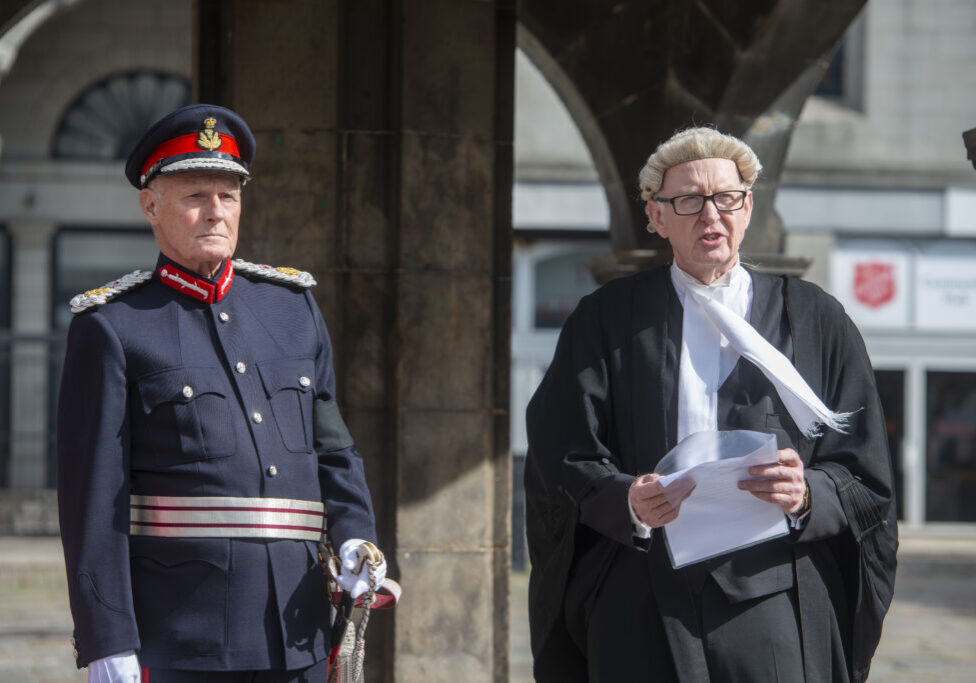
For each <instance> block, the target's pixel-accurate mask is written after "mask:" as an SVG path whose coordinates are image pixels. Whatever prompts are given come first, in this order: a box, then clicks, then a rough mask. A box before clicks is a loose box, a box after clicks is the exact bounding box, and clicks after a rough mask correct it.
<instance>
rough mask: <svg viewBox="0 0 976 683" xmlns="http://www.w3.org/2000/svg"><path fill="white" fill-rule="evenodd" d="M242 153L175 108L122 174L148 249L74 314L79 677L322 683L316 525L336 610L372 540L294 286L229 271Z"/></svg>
mask: <svg viewBox="0 0 976 683" xmlns="http://www.w3.org/2000/svg"><path fill="white" fill-rule="evenodd" d="M254 151H255V143H254V137H253V136H252V134H251V132H250V130H249V129H248V127H247V124H246V123H245V122H244V120H243V119H242V118H241V117H240V116H238V115H237V114H235V113H234V112H232V111H229V110H227V109H225V108H222V107H217V106H211V105H204V104H198V105H192V106H188V107H184V108H182V109H179V110H177V111H175V112H173V113H171V114H169V115H167V116H166V117H164V118H163V119H161V120H160V121H158V122H157V123H156V124H155V125H154V126H152V128H150V129H149V131H148V132H146V134H145V136H144V137H143V138H142V140H140V141H139V143H138V144H137V145H136V147H135V149H134V151H133V152H132V154H131V156H130V157H129V159H128V162H127V164H126V169H125V172H126V177H127V178H128V180H129V182H130V183H131V184H132V185H133V186H134V187H135V188H136V189H137V190H139V195H138V198H139V204H140V206H141V207H142V212H143V215H144V216H145V217H146V220H147V221H149V223H150V225H151V226H152V229H153V233H154V235H155V237H156V242H157V244H158V246H159V251H160V254H159V259H158V261H157V263H156V267H155V269H154V270H153V271H151V272H150V271H135V272H133V273H129V274H128V275H125V276H122V277H120V278H119V279H118V280H115V281H113V282H110V283H108V284H106V285H105V286H104V287H100V288H98V289H94V290H90V291H88V292H85V293H84V294H81V295H78V296H77V297H75V298H74V299H72V302H71V306H72V310H73V311H74V312H75V314H76V315H75V316H74V319H73V320H72V323H71V327H70V329H69V331H68V340H67V353H66V356H65V363H64V374H63V378H62V384H61V394H60V399H59V405H58V433H57V436H58V463H59V468H58V494H59V501H60V516H61V536H62V541H63V544H64V555H65V564H66V567H67V576H68V590H69V596H70V602H71V612H72V615H73V617H74V624H75V629H74V643H75V649H76V654H77V664H78V666H79V667H84V666H87V667H88V671H89V680H90V681H99V682H108V683H117V682H121V681H125V682H127V683H128V682H129V681H138V680H140V678H141V679H142V680H143V681H146V680H149V681H151V682H152V683H171V682H173V683H197V682H200V683H202V682H204V681H207V682H210V681H216V682H219V683H222V682H226V683H231V682H234V683H236V682H237V681H263V682H266V683H284V682H296V683H297V682H299V681H324V680H325V678H326V672H327V668H328V661H327V657H328V652H327V650H328V648H329V643H330V634H329V629H330V603H329V600H328V596H327V590H326V581H325V578H324V576H323V572H322V570H321V568H320V567H319V566H318V563H317V549H318V545H317V544H318V541H319V540H320V538H321V536H322V531H323V528H324V527H325V528H327V531H328V536H329V539H330V540H331V542H332V545H333V547H334V548H336V549H338V554H339V556H340V558H341V559H342V560H343V572H342V575H341V576H339V577H338V580H339V583H340V584H342V586H343V588H345V589H346V590H348V591H350V592H351V593H352V594H353V595H356V594H358V593H361V592H362V591H364V590H365V589H366V587H367V582H368V576H367V565H366V564H365V563H364V562H363V561H362V560H363V559H364V558H370V559H372V560H375V561H380V564H379V567H378V571H377V572H376V576H377V577H378V579H379V581H382V577H383V575H385V572H386V565H385V563H383V562H382V561H381V557H382V556H381V554H380V553H379V551H378V550H377V549H376V548H375V546H374V545H373V544H374V543H375V542H376V532H375V528H374V526H375V525H374V519H373V510H372V504H371V502H370V496H369V491H368V490H367V488H366V482H365V478H364V472H363V464H362V460H361V458H360V456H359V453H358V452H357V451H356V447H355V445H354V443H353V439H352V437H351V436H350V434H349V431H348V430H347V429H346V426H345V424H344V423H343V420H342V417H341V415H340V413H339V408H338V407H337V405H336V398H335V375H334V372H333V367H332V347H331V344H330V341H329V334H328V332H327V331H326V326H325V323H324V322H323V320H322V316H321V315H320V313H319V310H318V307H317V306H316V303H315V300H314V298H313V297H312V295H311V292H310V291H309V290H310V287H312V286H313V285H314V284H315V281H314V279H313V278H312V276H311V275H309V274H308V273H306V272H301V271H298V270H295V269H294V268H283V267H282V268H273V267H271V266H266V265H257V264H254V263H248V262H246V261H242V260H232V259H231V257H232V255H233V254H234V249H235V246H236V244H237V235H238V221H239V220H240V217H241V209H242V198H243V188H244V185H245V183H246V181H247V180H248V178H249V177H250V166H251V162H252V160H253V158H254Z"/></svg>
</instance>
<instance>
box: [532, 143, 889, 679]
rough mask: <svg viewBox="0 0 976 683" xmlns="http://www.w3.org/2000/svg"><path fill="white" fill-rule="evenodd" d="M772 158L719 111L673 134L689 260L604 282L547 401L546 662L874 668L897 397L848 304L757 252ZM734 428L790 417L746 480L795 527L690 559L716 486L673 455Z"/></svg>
mask: <svg viewBox="0 0 976 683" xmlns="http://www.w3.org/2000/svg"><path fill="white" fill-rule="evenodd" d="M759 171H760V162H759V159H758V158H757V157H756V155H755V153H754V152H753V151H752V149H750V148H749V147H748V145H746V144H745V143H744V142H742V141H741V140H739V139H737V138H734V137H732V136H729V135H724V134H722V133H720V132H718V131H716V130H714V129H711V128H692V129H688V130H685V131H682V132H679V133H677V134H675V135H674V136H673V137H672V138H670V139H669V140H667V141H665V142H664V143H662V144H661V145H660V146H659V147H658V148H657V150H656V151H655V152H654V153H653V154H652V155H651V156H650V158H649V159H648V161H647V163H646V165H645V167H644V168H643V170H642V171H641V173H640V187H641V193H642V198H643V200H644V201H645V203H646V213H647V216H648V218H649V220H650V224H649V226H648V229H649V230H651V231H655V230H656V231H657V233H658V234H660V235H661V236H662V237H664V238H665V239H667V240H668V241H669V242H670V244H671V247H672V250H673V253H674V262H673V264H671V265H670V266H665V267H661V268H657V269H653V270H649V271H645V272H641V273H638V274H636V275H633V276H630V277H626V278H622V279H619V280H615V281H612V282H610V283H608V284H607V285H605V286H603V287H602V288H600V289H599V290H597V291H596V292H594V293H593V294H591V295H589V296H587V297H584V298H583V300H582V301H581V302H580V303H579V305H578V307H577V308H576V310H575V311H574V312H573V314H572V315H571V316H570V318H569V319H568V320H567V322H566V324H565V326H564V328H563V330H562V333H561V335H560V338H559V343H558V345H557V348H556V352H555V356H554V358H553V360H552V364H551V365H550V367H549V369H548V371H547V373H546V375H545V377H544V379H543V380H542V383H541V385H540V386H539V388H538V390H537V392H536V393H535V395H534V396H533V398H532V401H531V402H530V404H529V408H528V413H527V422H528V435H529V453H528V457H527V461H526V474H525V486H526V496H527V522H528V536H529V551H530V556H531V561H532V575H531V579H530V588H529V603H530V604H529V610H530V624H531V633H532V650H533V654H534V658H535V663H534V667H535V676H536V680H538V681H542V682H546V683H547V682H549V681H559V682H560V683H565V682H566V681H591V682H597V681H599V682H602V683H611V682H612V683H628V682H631V681H633V682H635V683H636V682H638V681H639V682H644V681H688V682H694V683H702V682H704V681H712V682H726V681H727V682H729V683H732V682H742V681H763V682H764V683H766V682H769V681H787V682H790V683H793V682H796V681H823V682H828V681H829V682H834V683H836V682H843V681H861V680H864V679H865V678H866V677H867V673H868V668H869V665H870V661H871V658H872V656H873V654H874V650H875V648H876V646H877V643H878V640H879V638H880V634H881V623H882V620H883V618H884V615H885V613H886V611H887V609H888V605H889V603H890V600H891V595H892V588H893V582H894V569H895V549H896V546H897V532H896V521H895V506H894V505H893V503H892V470H891V464H890V462H889V455H888V447H887V438H886V433H885V424H884V418H883V416H882V412H881V406H880V403H879V399H878V395H877V391H876V388H875V383H874V374H873V371H872V368H871V364H870V362H869V361H868V358H867V354H866V353H865V349H864V345H863V343H862V341H861V337H860V335H859V334H858V331H857V329H855V327H854V325H853V324H852V323H851V321H850V320H849V319H848V317H847V316H846V315H845V313H844V311H843V309H842V307H841V306H840V304H838V303H837V301H836V300H834V299H833V298H832V297H830V296H828V295H827V294H825V293H824V292H823V291H822V290H820V289H819V288H818V287H816V286H814V285H812V284H810V283H807V282H803V281H801V280H797V279H794V278H792V277H784V276H772V275H767V274H763V273H761V272H759V271H756V270H751V269H748V268H745V267H743V264H742V263H741V262H740V259H739V245H740V243H741V241H742V237H743V235H744V234H745V231H746V229H747V228H748V226H749V219H750V216H751V212H752V206H753V197H752V192H751V188H752V186H753V183H754V182H755V181H756V177H757V175H758V173H759ZM727 430H751V431H753V432H764V433H766V434H772V435H775V440H776V442H777V443H776V448H775V455H772V456H770V462H767V463H763V464H760V465H757V466H753V467H751V468H750V469H748V471H747V473H746V474H745V475H744V476H742V478H741V480H739V479H736V480H733V481H737V482H738V483H737V484H733V487H732V490H731V491H730V494H729V495H731V496H738V495H742V496H747V497H748V496H754V497H755V499H758V500H759V501H762V502H763V504H764V505H769V506H774V507H775V510H774V511H773V514H772V518H773V520H774V523H776V524H778V525H781V526H782V532H781V535H777V536H776V537H774V538H770V539H768V540H766V541H764V542H761V543H757V544H754V545H745V544H744V545H743V547H741V548H738V549H735V550H732V551H729V552H721V553H717V554H715V555H714V556H709V555H708V554H707V553H706V554H705V555H704V556H703V557H704V559H702V560H701V561H698V562H694V563H691V564H687V565H678V564H677V563H673V562H672V559H671V557H670V556H669V551H668V539H667V529H668V524H669V523H671V522H673V521H674V520H676V519H681V514H682V506H685V508H686V510H687V509H690V508H689V507H687V506H690V505H691V504H692V501H693V500H694V496H695V493H696V491H695V490H694V489H691V490H690V493H689V489H688V487H684V488H682V489H679V490H677V491H673V490H671V488H670V487H672V486H676V484H677V482H675V483H672V484H669V485H668V486H665V485H664V483H662V482H661V480H660V479H661V477H660V475H658V474H654V471H655V467H656V466H657V465H658V463H659V461H660V460H661V459H662V457H663V456H664V455H665V454H666V453H668V452H669V451H670V450H671V449H673V448H674V447H675V446H676V445H677V444H678V443H679V442H681V441H682V440H684V439H685V438H686V437H688V436H691V435H693V434H699V433H702V432H713V433H714V432H718V431H727ZM717 437H718V435H716V437H715V438H717ZM696 438H697V437H696ZM760 438H762V437H760ZM752 500H753V498H749V499H748V501H749V502H750V504H751V501H752ZM763 509H764V510H765V508H763ZM777 515H779V517H777ZM675 566H679V567H680V568H677V569H676V568H675Z"/></svg>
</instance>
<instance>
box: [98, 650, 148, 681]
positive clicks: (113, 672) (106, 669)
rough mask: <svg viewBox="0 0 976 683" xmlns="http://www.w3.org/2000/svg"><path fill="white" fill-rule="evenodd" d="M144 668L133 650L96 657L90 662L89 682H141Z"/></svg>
mask: <svg viewBox="0 0 976 683" xmlns="http://www.w3.org/2000/svg"><path fill="white" fill-rule="evenodd" d="M140 680H142V669H140V667H139V659H138V658H137V657H136V653H135V652H133V651H132V650H129V651H128V652H120V653H119V654H117V655H109V656H108V657H102V658H101V659H96V660H95V661H94V662H91V663H89V664H88V683H139V682H140Z"/></svg>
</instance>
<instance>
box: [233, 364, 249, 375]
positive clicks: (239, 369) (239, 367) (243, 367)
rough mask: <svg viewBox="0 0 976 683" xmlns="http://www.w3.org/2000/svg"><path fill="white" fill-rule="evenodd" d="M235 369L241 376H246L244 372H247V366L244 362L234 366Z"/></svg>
mask: <svg viewBox="0 0 976 683" xmlns="http://www.w3.org/2000/svg"><path fill="white" fill-rule="evenodd" d="M234 369H235V370H237V372H239V373H240V374H242V375H243V374H244V371H245V370H247V366H246V365H244V363H243V362H242V361H237V365H235V366H234Z"/></svg>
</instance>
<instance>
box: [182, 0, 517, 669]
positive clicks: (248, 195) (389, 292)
mask: <svg viewBox="0 0 976 683" xmlns="http://www.w3.org/2000/svg"><path fill="white" fill-rule="evenodd" d="M198 20H199V27H198V45H197V69H198V83H197V84H198V89H199V94H200V99H201V101H216V102H219V103H221V104H225V105H227V106H230V107H231V108H233V109H235V110H236V111H238V112H239V113H241V114H242V115H243V116H244V117H245V118H246V119H247V121H248V122H249V124H250V125H251V127H252V129H253V130H254V133H255V135H256V137H257V140H258V151H257V160H256V165H255V168H254V176H255V180H254V181H253V183H252V184H250V185H248V187H247V188H246V190H245V200H244V207H245V209H244V219H243V221H242V230H241V231H242V236H241V244H240V246H239V248H238V254H239V255H240V256H242V257H243V258H247V259H250V260H260V261H265V262H268V263H274V264H276V265H292V266H296V267H299V268H303V269H307V270H310V271H311V272H312V273H313V274H314V275H315V277H316V278H317V279H318V281H319V285H318V286H317V287H316V289H315V290H314V291H315V294H316V297H317V298H318V301H319V304H320V306H321V308H322V312H323V315H324V316H325V319H326V322H327V324H328V325H329V328H330V331H331V333H332V336H333V341H334V344H335V348H336V355H335V364H336V370H337V379H338V386H339V398H340V405H341V407H342V409H343V413H344V415H345V416H346V420H347V422H348V423H349V426H350V430H351V431H352V433H353V435H354V437H355V438H356V440H357V444H358V446H359V449H360V451H361V453H362V454H363V457H364V459H365V462H366V468H367V473H368V477H369V483H370V487H371V490H372V493H373V499H374V503H375V505H376V509H377V516H378V523H379V533H380V541H381V544H382V547H383V549H384V551H385V552H386V553H387V557H388V558H389V559H390V560H391V564H392V572H391V573H392V575H393V576H394V577H396V578H398V579H399V580H400V581H401V582H402V584H403V586H404V591H405V592H404V599H403V602H402V603H401V605H400V606H399V607H398V608H397V610H396V611H395V613H393V614H383V613H378V614H376V615H374V617H373V620H371V621H370V632H369V647H368V648H367V649H368V662H367V674H368V678H369V679H370V680H375V681H425V682H432V681H445V682H446V681H451V682H452V683H453V682H455V681H470V682H476V681H501V680H507V674H508V662H507V658H508V605H507V601H508V565H509V536H510V533H509V524H510V523H509V507H510V504H509V500H510V495H511V492H510V479H511V461H510V455H509V448H508V420H509V417H508V395H509V390H508V373H509V343H510V342H509V336H510V322H509V317H510V314H509V308H510V307H509V298H510V279H511V277H510V267H511V266H510V263H511V215H510V213H511V186H512V116H513V114H512V91H513V78H514V7H513V2H507V1H501V0H499V1H496V2H490V1H485V0H424V1H422V2H421V1H420V0H402V1H399V2H378V1H375V0H357V1H356V2H338V1H335V2H317V1H312V0H304V1H303V0H289V1H282V2H274V3H268V2H258V1H256V0H236V1H234V0H213V1H208V0H201V2H200V9H199V13H198Z"/></svg>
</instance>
